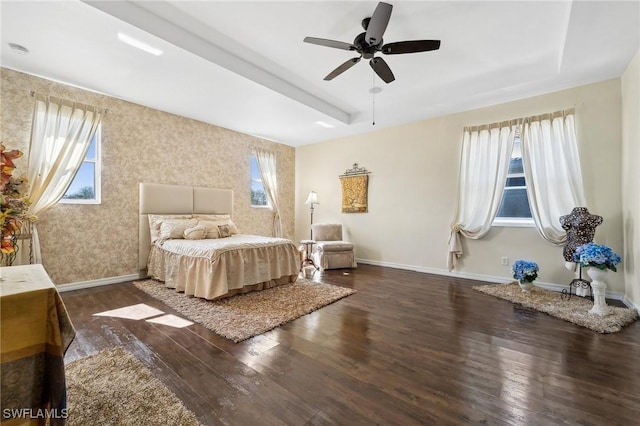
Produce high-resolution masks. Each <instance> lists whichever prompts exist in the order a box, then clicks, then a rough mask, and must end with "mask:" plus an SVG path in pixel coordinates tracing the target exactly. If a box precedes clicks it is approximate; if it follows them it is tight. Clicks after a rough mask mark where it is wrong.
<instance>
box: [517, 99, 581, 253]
mask: <svg viewBox="0 0 640 426" xmlns="http://www.w3.org/2000/svg"><path fill="white" fill-rule="evenodd" d="M521 143H522V163H523V166H524V174H525V178H526V180H527V196H528V197H529V205H530V206H531V214H532V216H533V220H534V222H535V224H536V228H537V229H538V232H539V233H540V235H542V237H543V238H544V239H545V240H547V241H549V242H550V243H553V244H556V245H562V244H564V243H565V242H566V240H567V234H566V232H565V230H564V229H562V226H561V224H560V216H563V215H566V214H569V213H571V211H572V210H573V208H574V207H584V206H585V198H584V188H583V185H582V171H581V168H580V157H579V154H578V143H577V140H576V132H575V116H574V113H573V112H572V111H570V112H556V113H553V114H545V115H541V116H536V117H529V118H525V119H524V123H523V131H522V142H521Z"/></svg>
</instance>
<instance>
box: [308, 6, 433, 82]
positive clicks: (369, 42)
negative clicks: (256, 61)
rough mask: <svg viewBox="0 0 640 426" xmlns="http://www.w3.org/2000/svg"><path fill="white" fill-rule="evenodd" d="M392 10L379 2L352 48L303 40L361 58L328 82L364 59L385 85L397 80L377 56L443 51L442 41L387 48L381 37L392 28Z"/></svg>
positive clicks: (399, 43)
mask: <svg viewBox="0 0 640 426" xmlns="http://www.w3.org/2000/svg"><path fill="white" fill-rule="evenodd" d="M392 10H393V6H392V5H391V4H389V3H384V2H379V3H378V5H377V6H376V9H375V10H374V11H373V15H372V16H371V17H369V18H364V19H363V20H362V28H364V30H365V32H363V33H360V34H358V35H357V36H356V38H355V39H354V40H353V44H350V43H345V42H343V41H336V40H329V39H325V38H318V37H305V38H304V40H303V41H304V42H305V43H311V44H316V45H318V46H325V47H331V48H334V49H342V50H349V51H356V52H357V53H359V54H360V56H359V57H356V58H352V59H348V60H347V61H346V62H344V63H343V64H341V65H339V66H338V67H337V68H336V69H334V70H333V71H331V72H330V73H329V74H328V75H327V76H326V77H325V78H324V79H325V80H327V81H329V80H333V79H334V78H335V77H337V76H339V75H340V74H342V73H343V72H345V71H346V70H348V69H349V68H351V67H352V66H354V65H355V64H356V63H357V62H358V61H360V59H362V58H364V59H368V60H369V65H371V68H373V70H374V72H375V73H376V74H377V75H378V77H380V78H381V79H382V81H384V82H385V83H391V82H392V81H394V80H395V76H394V75H393V72H392V71H391V68H389V65H388V64H387V63H386V62H385V60H384V59H382V58H381V57H376V56H375V54H376V53H377V52H381V53H382V54H383V55H398V54H404V53H418V52H428V51H430V50H438V49H439V48H440V40H405V41H397V42H393V43H387V44H385V43H384V41H383V38H382V36H383V35H384V33H385V31H386V29H387V25H388V24H389V19H390V18H391V11H392Z"/></svg>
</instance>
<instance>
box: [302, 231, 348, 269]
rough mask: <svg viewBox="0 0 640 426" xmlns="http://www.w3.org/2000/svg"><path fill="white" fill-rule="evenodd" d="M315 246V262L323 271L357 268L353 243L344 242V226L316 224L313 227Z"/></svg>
mask: <svg viewBox="0 0 640 426" xmlns="http://www.w3.org/2000/svg"><path fill="white" fill-rule="evenodd" d="M311 228H312V230H313V237H314V240H315V242H316V243H315V245H314V247H313V253H312V255H313V260H314V262H315V263H316V265H318V267H319V268H320V270H321V271H324V270H325V269H339V268H357V267H358V264H357V263H356V254H355V248H354V247H353V243H350V242H347V241H342V225H340V224H335V223H316V224H314V225H311Z"/></svg>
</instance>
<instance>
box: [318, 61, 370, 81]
mask: <svg viewBox="0 0 640 426" xmlns="http://www.w3.org/2000/svg"><path fill="white" fill-rule="evenodd" d="M360 58H361V57H359V58H351V59H349V60H348V61H346V62H345V63H343V64H342V65H340V66H339V67H338V68H336V69H335V70H333V71H331V72H330V73H329V74H328V75H327V76H326V77H325V78H324V79H325V80H327V81H329V80H333V79H334V78H336V77H337V76H339V75H340V74H342V73H343V72H345V71H346V70H348V69H349V68H351V67H352V66H354V65H355V64H357V63H358V62H360Z"/></svg>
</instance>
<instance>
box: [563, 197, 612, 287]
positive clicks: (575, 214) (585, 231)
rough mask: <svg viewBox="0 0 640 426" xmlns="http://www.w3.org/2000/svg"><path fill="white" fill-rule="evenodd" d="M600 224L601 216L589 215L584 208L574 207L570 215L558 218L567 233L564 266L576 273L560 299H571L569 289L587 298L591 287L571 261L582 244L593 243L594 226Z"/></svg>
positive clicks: (580, 269)
mask: <svg viewBox="0 0 640 426" xmlns="http://www.w3.org/2000/svg"><path fill="white" fill-rule="evenodd" d="M601 223H602V216H597V215H593V214H590V213H589V210H587V208H586V207H575V208H574V209H573V210H572V211H571V214H568V215H566V216H560V224H561V225H562V229H564V230H565V231H567V243H566V244H565V246H564V250H563V252H562V254H563V255H564V260H565V261H566V262H565V266H566V268H567V269H568V270H570V271H574V272H575V273H576V275H575V278H574V279H573V280H572V281H571V284H569V291H567V290H562V298H563V299H564V298H565V297H567V296H568V297H569V298H571V289H572V288H574V287H575V289H576V296H587V295H588V294H589V291H588V290H590V288H591V286H590V283H589V281H586V280H583V279H582V268H581V267H580V266H579V265H578V264H576V263H575V262H574V261H573V254H574V253H575V252H576V249H577V248H578V247H580V246H581V245H583V244H587V243H590V242H592V241H593V236H594V234H595V233H596V226H598V225H600V224H601Z"/></svg>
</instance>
